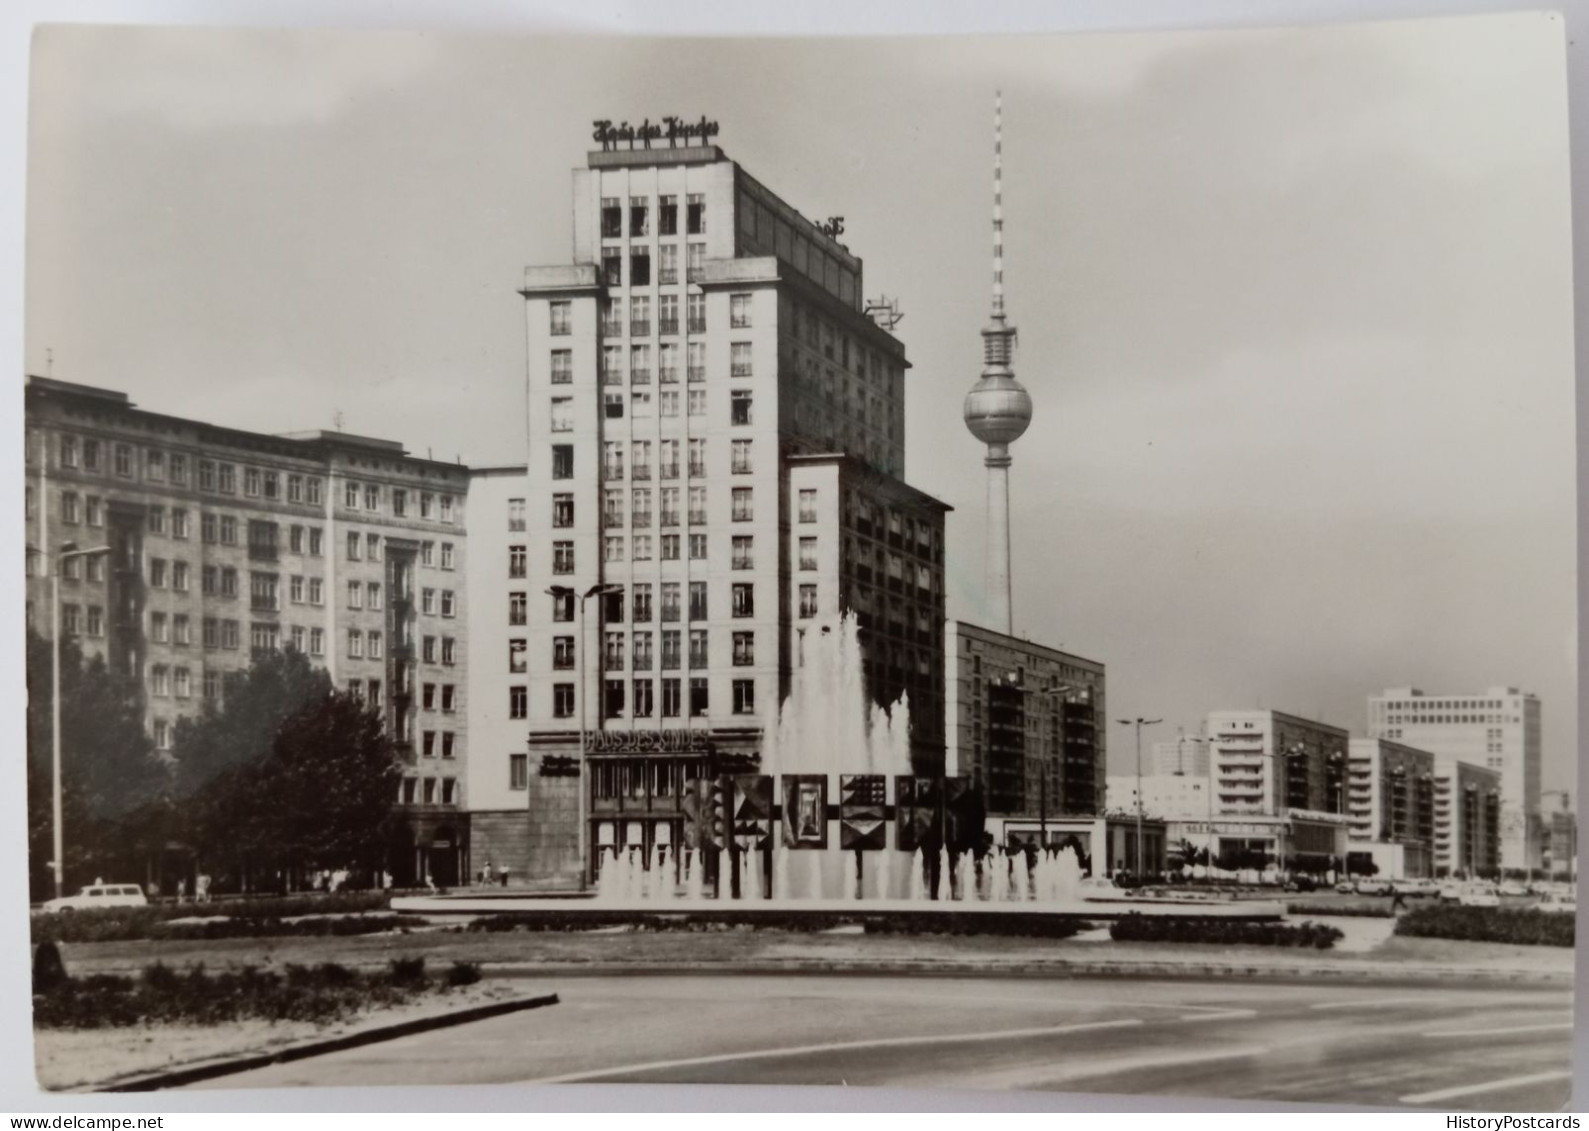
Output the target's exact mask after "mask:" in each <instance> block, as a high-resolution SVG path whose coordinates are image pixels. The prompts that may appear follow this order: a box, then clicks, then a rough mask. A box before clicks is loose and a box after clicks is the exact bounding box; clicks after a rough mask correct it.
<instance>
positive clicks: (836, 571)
mask: <svg viewBox="0 0 1589 1131" xmlns="http://www.w3.org/2000/svg"><path fill="white" fill-rule="evenodd" d="M691 131H692V132H691V133H690V135H689V136H684V135H682V134H681V135H680V136H679V137H677V138H667V139H664V140H665V141H666V144H665V145H664V144H658V145H655V146H653V147H648V146H647V145H645V144H641V143H639V142H637V143H630V144H628V145H627V146H626V145H625V144H624V141H626V140H627V139H624V141H619V140H614V138H613V137H604V138H603V139H602V141H603V146H604V148H603V149H601V150H600V151H597V152H592V153H590V154H589V155H588V157H587V160H586V163H585V165H584V167H582V168H578V169H576V170H575V171H574V175H573V209H572V234H573V258H572V261H571V262H569V263H565V264H558V265H554V266H541V267H530V268H528V269H526V271H525V274H524V284H523V287H522V289H521V291H520V293H521V294H522V295H523V297H524V300H525V315H526V330H527V334H526V345H527V350H528V366H527V369H528V373H527V409H528V412H527V420H526V424H527V428H526V455H527V459H526V463H527V467H526V469H525V471H524V472H523V474H522V476H521V475H519V474H518V473H517V472H516V471H514V472H510V473H506V474H505V475H504V476H503V477H502V478H501V479H500V480H489V481H488V480H486V479H482V480H479V481H478V482H477V486H478V488H479V489H480V491H481V493H482V498H488V499H489V501H488V502H487V503H484V504H482V506H483V508H484V509H483V511H482V513H483V514H486V515H488V516H490V522H489V524H488V525H483V526H482V527H481V529H482V538H481V543H482V550H481V552H482V554H484V555H487V558H486V560H485V561H484V562H483V565H482V572H481V574H480V576H479V578H478V583H479V584H480V586H481V592H482V598H481V599H482V601H483V602H484V604H483V605H482V609H484V610H487V611H489V613H490V615H491V616H493V617H495V618H497V620H498V622H499V623H498V624H497V625H494V626H493V627H492V628H490V629H482V637H481V641H480V645H479V647H480V649H481V654H480V657H479V662H480V664H481V668H480V672H481V675H480V678H481V679H482V681H487V680H489V683H488V684H487V683H485V682H483V683H482V691H481V695H483V696H484V697H485V698H484V700H483V703H484V709H485V710H487V711H489V712H490V717H485V716H482V717H481V719H480V721H479V725H480V726H481V728H482V734H483V736H484V737H483V738H482V740H481V741H482V742H483V743H484V744H485V748H486V749H488V750H489V754H487V755H485V756H484V757H483V758H482V760H481V762H480V764H479V765H478V766H477V767H476V772H477V773H478V774H479V775H480V776H481V778H482V782H483V783H484V784H483V786H482V788H481V791H480V801H481V803H482V806H484V805H489V806H490V809H489V811H485V810H484V809H482V808H477V809H476V827H477V828H478V829H479V835H478V837H477V843H476V846H475V849H476V856H477V857H479V858H482V859H483V858H484V856H485V855H486V854H488V853H489V854H491V856H492V859H493V862H496V863H500V862H501V860H503V859H509V860H513V861H518V862H522V863H515V864H514V865H513V867H514V873H513V874H514V875H521V874H523V875H527V876H528V877H529V878H532V879H534V880H535V881H536V882H547V881H551V880H555V879H570V880H576V879H578V877H579V876H580V875H581V872H582V870H583V872H584V874H585V875H587V876H588V875H589V874H590V873H591V872H592V870H593V869H594V867H595V862H596V860H597V859H598V850H599V849H605V848H611V847H617V846H629V847H634V848H639V849H644V850H645V851H647V852H649V851H651V850H652V849H653V848H657V847H663V846H668V847H671V846H676V845H678V844H679V843H680V838H681V837H682V836H684V835H685V830H686V827H687V825H688V824H689V798H688V796H687V783H689V782H690V781H692V780H700V779H703V778H707V777H712V776H716V775H718V774H724V773H732V772H748V771H751V770H754V769H755V767H756V765H757V764H758V759H759V755H760V747H761V736H762V731H763V728H764V727H765V726H766V725H767V724H768V722H769V721H770V720H772V719H773V718H775V717H776V711H777V708H778V705H779V703H780V701H781V700H782V698H783V697H784V695H785V694H786V693H787V691H788V688H789V684H790V680H791V676H792V672H793V669H794V665H795V664H796V662H797V656H798V647H797V645H798V641H799V638H800V634H801V633H802V632H805V631H807V630H808V629H810V628H811V627H812V626H815V625H818V624H820V623H824V622H827V623H831V621H832V619H833V618H836V617H838V616H839V615H840V614H842V613H845V612H849V613H853V614H854V615H855V616H856V617H857V619H858V621H859V624H860V629H861V645H862V650H863V653H864V656H865V678H866V683H867V689H868V691H869V692H870V694H871V696H872V697H873V699H874V700H876V701H878V702H880V703H885V704H891V703H894V702H895V701H897V700H898V699H899V698H900V696H901V695H902V694H906V693H908V695H909V705H910V720H911V739H912V758H913V762H914V764H915V765H916V767H917V768H918V772H922V773H937V772H941V770H942V766H943V758H944V753H943V751H944V706H943V704H944V690H943V689H944V674H943V673H944V636H943V633H944V584H943V571H944V515H945V513H946V512H947V510H948V508H947V507H946V506H945V505H944V504H943V503H941V502H939V501H938V500H936V499H934V498H931V497H930V496H927V495H924V494H923V493H922V492H920V491H917V490H915V489H914V488H911V487H910V486H908V485H907V484H906V483H905V482H903V479H902V476H903V474H904V462H905V374H906V370H907V368H908V362H907V361H906V359H905V349H904V344H903V343H902V342H901V341H900V340H899V339H898V338H896V337H894V335H893V334H892V333H891V332H890V328H891V327H892V325H893V321H891V320H889V318H885V317H878V316H877V313H876V307H875V304H868V303H867V301H866V300H865V297H864V291H863V290H862V264H861V260H860V259H859V258H858V257H857V256H855V255H854V254H852V253H851V252H850V251H849V249H848V248H846V247H845V246H844V245H843V244H841V243H840V242H839V241H838V239H837V236H838V235H839V232H840V229H841V227H842V225H841V224H839V223H837V222H831V223H827V224H816V223H813V222H812V221H811V220H808V219H806V218H805V217H803V216H801V215H800V214H799V213H798V212H797V211H795V209H794V208H792V207H791V206H790V205H789V204H788V203H786V202H785V201H783V200H781V199H780V198H779V197H778V196H776V195H775V194H774V193H772V192H771V191H769V190H768V189H767V188H766V187H765V186H764V185H763V184H761V182H759V181H758V180H756V179H755V178H753V177H752V176H750V175H749V174H748V173H747V172H746V171H745V170H744V169H743V168H741V167H740V166H739V165H738V164H737V163H735V162H734V161H732V160H730V159H729V158H728V157H727V156H726V155H725V154H724V153H723V151H722V150H721V149H719V148H718V147H717V146H716V145H713V144H709V143H708V142H707V138H708V137H709V135H710V134H711V133H712V132H715V127H712V126H711V124H710V123H704V122H703V123H701V125H700V126H699V127H698V128H697V127H693V126H692V127H691ZM641 141H642V142H643V139H641ZM675 142H677V143H679V144H675ZM516 500H522V504H521V507H520V509H518V510H516V511H515V510H513V509H512V508H513V507H514V506H515V501H516ZM514 514H520V515H522V519H520V520H518V521H520V522H521V523H522V529H520V530H510V529H509V528H508V526H507V525H505V523H506V521H507V520H508V516H510V515H514ZM499 520H500V521H499ZM515 554H518V555H520V556H519V557H514V555H515ZM492 593H495V594H496V596H495V597H492V596H491V594H492ZM525 813H528V816H525V815H524V814H525ZM521 866H522V867H523V868H524V869H525V871H524V872H523V873H520V872H519V870H518V869H519V867H521Z"/></svg>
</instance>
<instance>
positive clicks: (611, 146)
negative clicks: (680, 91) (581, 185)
mask: <svg viewBox="0 0 1589 1131" xmlns="http://www.w3.org/2000/svg"><path fill="white" fill-rule="evenodd" d="M592 125H593V126H594V127H595V128H594V130H593V131H592V133H591V137H592V138H593V139H594V140H596V141H599V142H600V143H601V148H602V151H603V152H610V151H612V150H615V149H618V148H619V147H620V145H621V144H622V143H625V142H627V143H628V147H629V148H630V149H634V148H636V145H635V143H636V142H638V143H639V148H641V149H650V148H651V143H652V142H653V141H662V140H664V139H666V140H667V143H668V148H669V149H673V148H675V147H677V146H679V145H685V146H689V145H692V144H693V145H705V144H706V143H707V142H709V141H711V140H712V138H714V137H716V136H717V135H718V132H719V127H718V124H717V123H716V122H713V121H709V120H708V119H707V118H706V116H705V115H704V114H703V115H702V116H701V118H700V120H699V121H695V122H687V121H685V120H684V119H683V118H677V117H667V118H663V119H662V120H661V121H660V122H653V121H652V120H651V119H650V118H647V119H646V120H645V121H643V122H641V123H640V124H639V125H638V126H633V125H630V124H629V123H628V122H618V123H617V124H614V123H613V121H612V119H611V118H598V119H597V120H596V121H595V122H593V123H592Z"/></svg>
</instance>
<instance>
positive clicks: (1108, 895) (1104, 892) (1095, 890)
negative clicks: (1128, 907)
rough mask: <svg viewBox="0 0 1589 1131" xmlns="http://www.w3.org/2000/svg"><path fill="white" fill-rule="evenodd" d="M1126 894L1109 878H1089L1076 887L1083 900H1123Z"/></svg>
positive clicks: (1077, 893)
mask: <svg viewBox="0 0 1589 1131" xmlns="http://www.w3.org/2000/svg"><path fill="white" fill-rule="evenodd" d="M1125 894H1126V893H1125V892H1124V891H1123V890H1121V889H1120V888H1118V887H1116V886H1115V882H1114V881H1113V880H1111V879H1110V878H1109V877H1108V876H1089V877H1088V878H1087V879H1085V880H1082V881H1081V882H1080V883H1078V884H1077V885H1076V895H1077V896H1078V897H1080V898H1081V899H1122V898H1124V897H1125Z"/></svg>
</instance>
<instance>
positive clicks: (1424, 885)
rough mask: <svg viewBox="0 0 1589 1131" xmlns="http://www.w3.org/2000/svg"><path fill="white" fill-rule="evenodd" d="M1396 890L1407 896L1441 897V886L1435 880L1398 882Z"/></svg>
mask: <svg viewBox="0 0 1589 1131" xmlns="http://www.w3.org/2000/svg"><path fill="white" fill-rule="evenodd" d="M1396 888H1397V890H1399V891H1400V892H1401V893H1402V894H1403V895H1406V896H1425V895H1439V894H1440V885H1439V884H1437V883H1436V882H1435V881H1434V880H1429V879H1422V880H1398V881H1397V883H1396Z"/></svg>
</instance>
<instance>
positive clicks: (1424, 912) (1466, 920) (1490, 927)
mask: <svg viewBox="0 0 1589 1131" xmlns="http://www.w3.org/2000/svg"><path fill="white" fill-rule="evenodd" d="M1576 927H1577V916H1575V915H1569V914H1567V913H1566V912H1562V911H1541V910H1539V909H1538V908H1534V907H1463V906H1462V905H1460V904H1439V905H1437V906H1434V907H1420V908H1418V909H1417V910H1416V911H1409V912H1407V913H1406V914H1405V915H1403V916H1402V917H1401V918H1400V919H1398V920H1396V933H1397V934H1398V935H1407V936H1410V937H1413V938H1425V939H1460V940H1462V941H1463V942H1498V943H1516V944H1520V945H1522V946H1572V945H1574V943H1575V941H1576V938H1577V930H1576Z"/></svg>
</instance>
